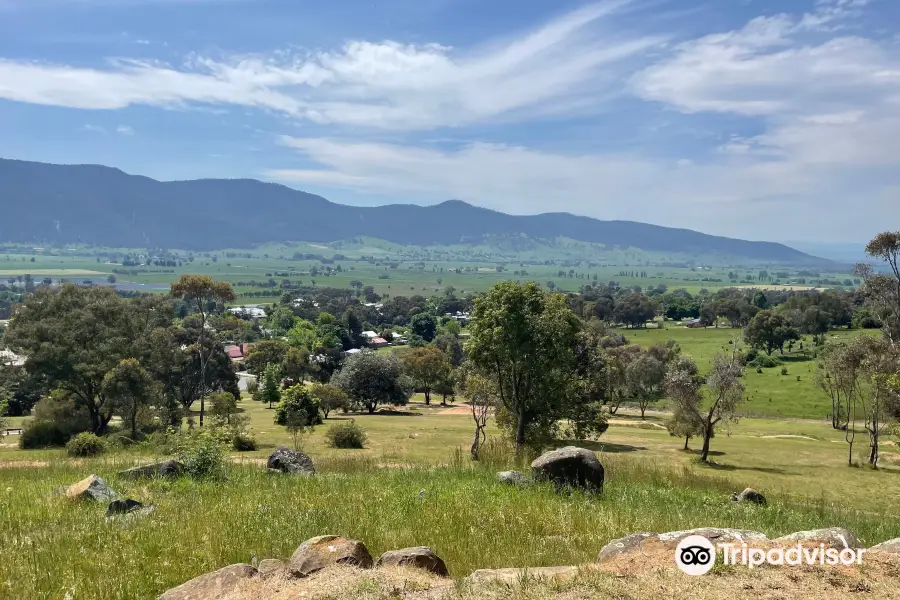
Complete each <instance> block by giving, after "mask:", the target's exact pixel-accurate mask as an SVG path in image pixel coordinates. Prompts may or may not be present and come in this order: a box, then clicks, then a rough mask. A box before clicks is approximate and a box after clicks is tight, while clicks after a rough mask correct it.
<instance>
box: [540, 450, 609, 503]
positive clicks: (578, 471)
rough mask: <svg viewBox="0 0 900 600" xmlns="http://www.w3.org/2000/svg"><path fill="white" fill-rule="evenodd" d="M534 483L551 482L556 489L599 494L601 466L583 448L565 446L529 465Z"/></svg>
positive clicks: (601, 479)
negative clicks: (565, 488) (571, 489)
mask: <svg viewBox="0 0 900 600" xmlns="http://www.w3.org/2000/svg"><path fill="white" fill-rule="evenodd" d="M531 476H532V477H533V478H534V480H535V481H551V482H553V483H554V485H556V487H557V488H558V489H559V488H564V487H573V488H579V489H583V490H588V491H595V492H599V491H601V490H602V489H603V465H601V464H600V461H599V460H597V455H596V454H594V453H593V452H591V451H590V450H585V449H584V448H576V447H575V446H567V447H565V448H560V449H559V450H551V451H550V452H545V453H544V454H542V455H541V456H539V457H537V458H536V459H535V460H534V462H532V463H531Z"/></svg>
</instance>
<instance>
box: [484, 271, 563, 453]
mask: <svg viewBox="0 0 900 600" xmlns="http://www.w3.org/2000/svg"><path fill="white" fill-rule="evenodd" d="M578 327H579V325H578V320H577V317H575V315H574V313H573V312H572V311H571V310H570V309H569V307H568V304H567V302H566V297H565V296H563V295H561V294H546V293H544V292H543V291H542V290H541V289H540V287H539V286H538V285H537V284H536V283H533V282H530V283H525V284H519V283H516V282H513V281H506V282H502V283H498V284H496V285H495V286H494V287H492V288H491V289H490V290H489V291H488V292H487V293H486V294H484V295H482V296H479V297H478V298H477V299H476V300H475V305H474V307H473V309H472V322H471V325H470V331H471V337H470V339H469V342H468V343H467V344H466V353H467V355H468V356H469V360H471V361H472V363H473V365H474V366H475V367H476V368H477V369H479V371H480V372H481V373H482V374H483V375H484V376H485V377H487V378H488V379H489V381H490V382H491V384H492V385H494V386H495V387H496V389H497V394H498V396H499V398H500V402H501V405H502V408H504V409H505V410H506V411H507V413H508V414H509V416H510V417H511V419H510V421H509V426H510V428H511V429H512V431H513V439H514V440H515V444H516V448H517V450H519V451H521V450H522V449H523V448H524V447H525V444H526V442H528V439H527V436H528V433H529V428H531V427H533V426H538V427H540V426H541V425H546V424H548V423H555V422H556V420H557V419H558V418H560V416H561V415H562V413H563V412H564V410H563V406H562V405H561V404H562V403H564V402H565V401H566V400H567V398H566V390H567V389H568V387H567V386H568V385H569V380H570V376H571V374H572V372H573V369H574V356H573V348H574V346H575V342H576V334H577V332H578ZM533 441H535V442H537V441H538V440H533Z"/></svg>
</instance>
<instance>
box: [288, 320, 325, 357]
mask: <svg viewBox="0 0 900 600" xmlns="http://www.w3.org/2000/svg"><path fill="white" fill-rule="evenodd" d="M317 339H318V336H317V334H316V326H315V324H313V323H311V322H309V321H306V320H304V319H296V320H295V321H294V326H293V327H292V328H291V330H290V331H288V332H287V341H288V344H290V345H291V346H293V347H295V348H302V349H304V350H306V351H308V352H312V351H314V350H315V349H316V340H317Z"/></svg>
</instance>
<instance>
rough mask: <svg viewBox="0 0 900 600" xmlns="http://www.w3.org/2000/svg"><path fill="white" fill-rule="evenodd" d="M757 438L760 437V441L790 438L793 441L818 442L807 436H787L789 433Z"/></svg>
mask: <svg viewBox="0 0 900 600" xmlns="http://www.w3.org/2000/svg"><path fill="white" fill-rule="evenodd" d="M759 437H761V438H762V439H770V438H792V439H795V440H812V441H814V442H818V441H819V440H817V439H816V438H814V437H809V436H808V435H792V434H789V433H782V434H780V435H761V436H759Z"/></svg>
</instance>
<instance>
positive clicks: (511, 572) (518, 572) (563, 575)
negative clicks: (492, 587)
mask: <svg viewBox="0 0 900 600" xmlns="http://www.w3.org/2000/svg"><path fill="white" fill-rule="evenodd" d="M579 570H580V569H579V567H535V568H533V569H478V570H477V571H475V572H474V573H472V574H471V575H469V576H468V577H466V579H465V580H466V581H467V582H469V583H486V582H490V581H499V582H502V583H507V584H516V583H519V582H520V581H524V580H526V579H557V580H561V581H566V580H569V579H574V578H575V576H576V575H578V572H579Z"/></svg>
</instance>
